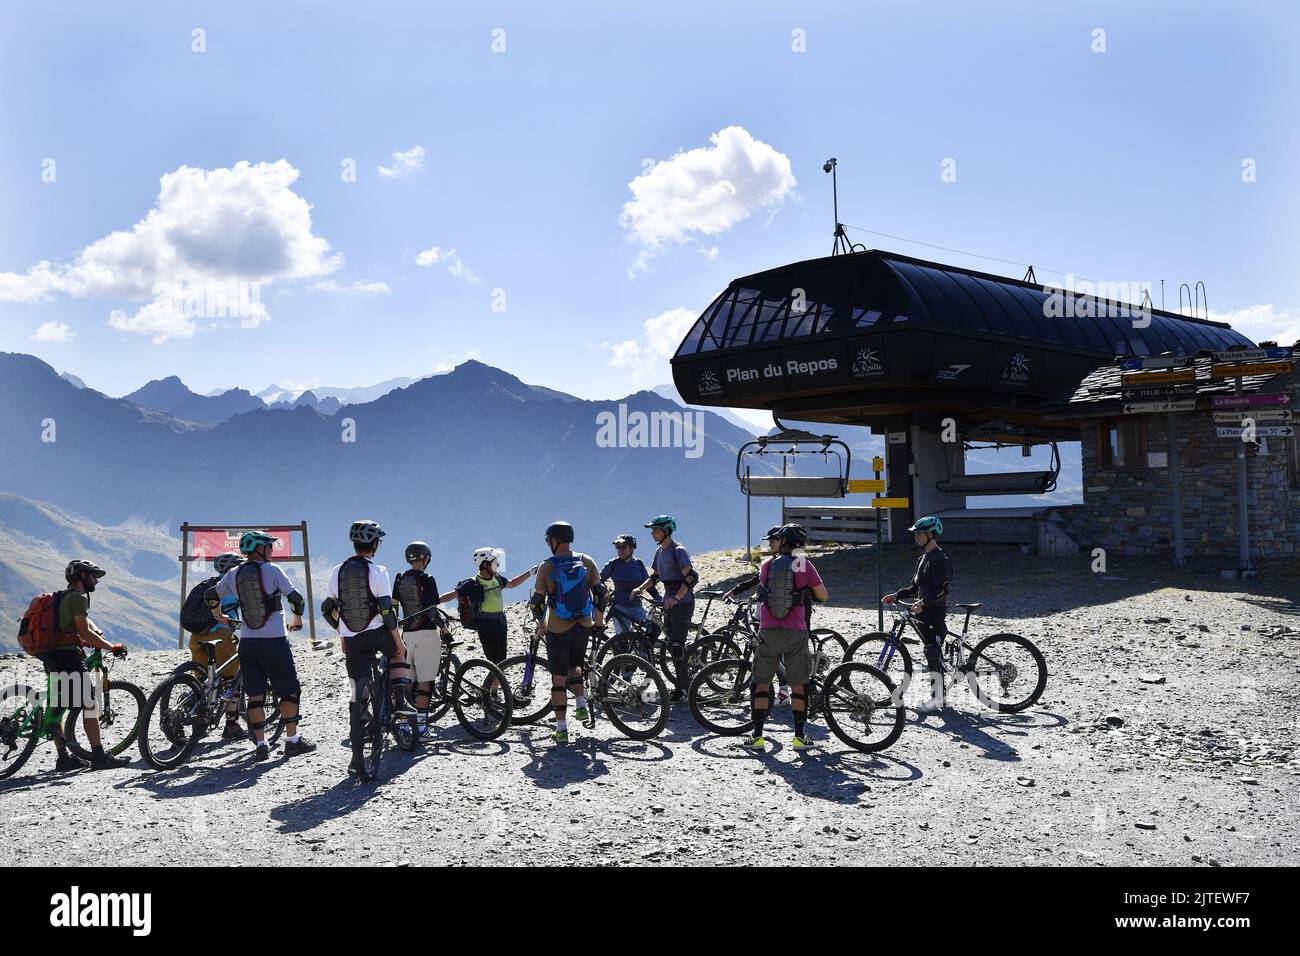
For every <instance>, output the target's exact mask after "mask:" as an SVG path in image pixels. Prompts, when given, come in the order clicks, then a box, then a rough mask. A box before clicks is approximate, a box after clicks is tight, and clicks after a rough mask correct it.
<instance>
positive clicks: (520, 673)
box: [501, 647, 551, 724]
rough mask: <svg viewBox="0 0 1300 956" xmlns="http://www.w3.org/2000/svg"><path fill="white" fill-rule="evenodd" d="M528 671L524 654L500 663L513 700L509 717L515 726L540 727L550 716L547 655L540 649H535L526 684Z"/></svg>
mask: <svg viewBox="0 0 1300 956" xmlns="http://www.w3.org/2000/svg"><path fill="white" fill-rule="evenodd" d="M527 669H528V655H527V654H520V655H518V656H517V657H507V658H506V659H505V660H504V661H503V662H502V663H501V672H502V673H503V674H504V675H505V678H506V686H507V687H509V688H510V692H511V695H512V696H513V698H514V700H513V711H512V713H513V716H512V717H511V722H512V723H514V724H537V723H541V722H542V721H543V720H545V719H546V716H547V715H548V714H549V713H551V672H550V671H549V670H548V669H547V664H546V653H545V652H544V651H543V650H542V649H541V648H540V647H539V648H538V649H537V658H536V660H535V662H534V664H533V673H532V677H531V678H529V679H528V681H527V682H525V677H526V676H527Z"/></svg>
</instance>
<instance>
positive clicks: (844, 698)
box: [821, 661, 907, 753]
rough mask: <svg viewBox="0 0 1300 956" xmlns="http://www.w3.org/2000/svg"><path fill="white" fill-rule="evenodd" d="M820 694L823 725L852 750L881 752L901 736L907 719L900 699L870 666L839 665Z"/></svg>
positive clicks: (890, 683)
mask: <svg viewBox="0 0 1300 956" xmlns="http://www.w3.org/2000/svg"><path fill="white" fill-rule="evenodd" d="M821 691H822V699H821V710H822V713H823V714H824V715H825V717H826V723H827V725H829V727H830V728H831V732H832V733H834V734H835V736H836V737H838V738H840V740H842V741H844V742H845V743H846V744H848V745H849V746H850V747H852V748H853V749H854V750H861V751H862V752H863V753H873V752H875V751H877V750H884V749H885V748H886V747H889V746H891V745H892V744H893V743H894V741H896V740H898V738H899V736H900V735H901V734H902V733H903V724H904V722H905V720H906V717H907V715H906V712H905V711H904V708H903V698H902V695H901V694H898V692H897V690H896V689H895V687H894V682H893V681H891V680H890V679H889V677H888V676H886V675H885V674H884V673H883V672H882V671H880V670H877V669H876V668H875V667H872V666H871V665H870V664H865V663H863V662H862V661H848V662H847V663H844V664H841V665H840V666H839V667H837V668H835V669H834V670H833V671H831V672H830V673H829V674H828V675H827V676H826V681H825V683H824V684H823V685H822V687H821ZM882 700H883V701H884V702H885V703H884V704H882V703H881V701H882Z"/></svg>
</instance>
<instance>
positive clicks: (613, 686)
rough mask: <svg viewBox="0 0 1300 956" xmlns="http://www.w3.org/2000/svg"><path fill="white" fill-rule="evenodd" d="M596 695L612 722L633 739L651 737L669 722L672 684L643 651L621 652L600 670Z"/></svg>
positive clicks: (594, 694) (657, 734)
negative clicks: (641, 652) (669, 688)
mask: <svg viewBox="0 0 1300 956" xmlns="http://www.w3.org/2000/svg"><path fill="white" fill-rule="evenodd" d="M598 673H599V674H600V686H599V688H592V694H593V696H594V697H595V699H596V701H598V702H599V704H600V706H601V707H602V708H604V710H605V714H606V715H607V716H608V717H609V719H610V721H611V722H612V723H613V724H614V726H615V727H617V728H618V729H619V730H621V731H622V732H623V734H624V735H625V736H627V737H631V738H632V739H633V740H649V739H650V738H652V737H658V736H659V735H660V734H661V733H663V729H664V727H666V726H667V725H668V686H667V685H666V684H665V683H664V679H663V677H661V676H660V675H659V671H657V670H655V668H654V666H653V665H652V664H651V663H650V662H649V661H647V660H646V659H645V658H644V657H642V656H641V655H639V654H619V655H617V656H615V657H613V658H611V659H610V660H609V661H607V662H606V663H605V666H604V667H603V668H601V669H600V671H599V672H598Z"/></svg>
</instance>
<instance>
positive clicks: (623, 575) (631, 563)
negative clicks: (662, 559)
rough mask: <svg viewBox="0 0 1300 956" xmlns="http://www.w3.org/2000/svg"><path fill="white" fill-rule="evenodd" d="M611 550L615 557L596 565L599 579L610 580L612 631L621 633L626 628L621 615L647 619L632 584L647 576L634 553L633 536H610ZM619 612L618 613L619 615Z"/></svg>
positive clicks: (641, 562) (648, 573)
mask: <svg viewBox="0 0 1300 956" xmlns="http://www.w3.org/2000/svg"><path fill="white" fill-rule="evenodd" d="M614 551H615V552H616V554H617V557H613V558H610V559H609V560H608V561H606V562H605V566H604V567H603V568H601V569H600V580H601V583H602V584H603V583H604V582H606V581H613V582H614V607H616V608H617V609H618V612H619V613H618V614H616V615H614V633H615V634H622V633H623V632H624V631H626V630H627V629H628V624H627V621H626V620H625V617H630V618H634V619H635V620H638V621H645V620H648V619H649V618H648V615H647V614H646V609H645V608H644V607H642V606H641V603H640V602H639V601H638V600H637V599H636V593H635V592H636V588H637V586H638V585H641V584H644V583H645V582H646V581H647V580H649V578H650V572H649V571H647V570H646V569H645V563H644V562H643V561H642V560H641V559H640V558H638V557H636V555H635V552H636V538H634V537H632V536H631V535H630V534H627V533H624V534H620V535H619V536H618V537H617V538H615V539H614ZM620 615H621V616H620Z"/></svg>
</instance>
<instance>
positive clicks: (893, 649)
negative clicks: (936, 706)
mask: <svg viewBox="0 0 1300 956" xmlns="http://www.w3.org/2000/svg"><path fill="white" fill-rule="evenodd" d="M913 606H914V605H910V604H905V603H903V602H901V601H896V602H894V604H892V605H887V607H889V609H890V610H892V611H893V613H894V624H893V626H892V627H891V628H890V629H889V631H888V632H884V631H873V632H872V633H870V634H864V635H863V636H862V637H859V638H858V639H857V640H855V641H854V642H853V643H852V644H850V645H849V652H848V659H849V660H853V659H854V658H859V659H861V660H864V661H867V662H869V663H870V664H871V665H872V666H874V667H876V668H877V669H878V670H880V671H882V672H884V673H885V674H887V675H889V677H890V678H891V679H892V680H893V682H894V683H895V684H896V685H897V686H898V694H899V699H900V700H901V699H902V695H903V694H904V693H906V691H907V687H908V685H909V684H910V683H911V681H912V654H911V652H910V651H909V650H908V649H907V642H905V640H904V638H903V634H904V633H905V632H906V631H907V630H908V629H909V628H910V629H911V630H912V631H914V632H915V633H916V636H917V639H918V640H919V641H920V642H921V644H922V646H924V641H925V638H924V635H923V633H922V631H921V629H920V628H919V627H918V626H917V618H916V616H915V615H914V614H913V612H912V607H913ZM952 607H953V608H955V609H957V610H959V611H965V612H966V620H965V622H964V623H963V624H962V629H961V633H960V634H955V633H953V632H952V631H949V632H948V633H947V634H946V635H945V636H944V639H943V663H944V675H945V676H944V691H945V693H946V692H947V691H948V690H949V689H951V688H952V687H953V686H955V685H956V684H957V682H958V681H960V680H963V679H964V680H965V681H966V684H967V686H969V687H970V689H971V692H972V693H973V694H974V695H975V697H976V699H978V700H979V702H980V703H982V704H984V706H986V707H989V708H991V709H993V710H996V711H999V712H1001V713H1004V714H1014V713H1018V712H1019V711H1022V710H1024V709H1025V708H1026V707H1030V706H1032V705H1033V704H1034V702H1035V701H1037V700H1038V698H1039V697H1041V696H1042V694H1043V689H1044V688H1045V687H1046V686H1047V662H1046V661H1045V660H1044V659H1043V654H1042V651H1040V650H1039V649H1038V648H1037V647H1036V646H1035V645H1034V643H1033V642H1032V641H1031V640H1029V638H1027V637H1021V636H1020V635H1019V634H994V635H993V636H991V637H986V638H984V639H983V640H982V641H980V642H979V643H977V644H975V645H973V646H972V645H971V643H970V642H969V641H968V640H967V632H968V631H969V630H970V618H971V614H972V613H974V611H975V610H976V609H977V608H979V607H980V604H954V605H952Z"/></svg>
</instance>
